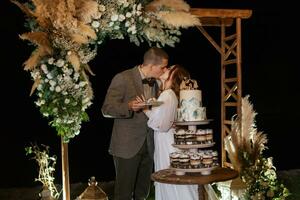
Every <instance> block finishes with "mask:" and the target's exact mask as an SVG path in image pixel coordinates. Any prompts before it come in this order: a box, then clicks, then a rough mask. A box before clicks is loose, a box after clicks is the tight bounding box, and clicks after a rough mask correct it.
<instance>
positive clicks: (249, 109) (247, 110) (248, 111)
mask: <svg viewBox="0 0 300 200" xmlns="http://www.w3.org/2000/svg"><path fill="white" fill-rule="evenodd" d="M256 114H257V113H256V112H255V111H254V110H253V105H252V104H251V103H250V102H249V95H247V96H246V97H244V98H243V99H242V116H241V117H242V121H241V132H242V139H243V143H244V145H245V148H246V149H245V150H246V152H248V153H249V154H251V151H252V147H251V143H250V142H249V140H251V138H252V136H253V135H254V134H256V132H257V130H256V128H255V116H256Z"/></svg>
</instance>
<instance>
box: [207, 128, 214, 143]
mask: <svg viewBox="0 0 300 200" xmlns="http://www.w3.org/2000/svg"><path fill="white" fill-rule="evenodd" d="M206 141H207V143H212V142H213V130H212V129H206Z"/></svg>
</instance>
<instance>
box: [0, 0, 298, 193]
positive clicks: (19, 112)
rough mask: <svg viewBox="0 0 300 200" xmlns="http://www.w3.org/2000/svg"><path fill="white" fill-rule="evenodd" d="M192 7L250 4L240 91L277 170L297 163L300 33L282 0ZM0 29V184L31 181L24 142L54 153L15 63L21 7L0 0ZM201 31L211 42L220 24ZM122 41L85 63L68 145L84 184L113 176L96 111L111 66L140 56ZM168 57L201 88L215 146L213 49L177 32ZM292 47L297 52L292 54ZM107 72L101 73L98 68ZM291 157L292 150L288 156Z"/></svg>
mask: <svg viewBox="0 0 300 200" xmlns="http://www.w3.org/2000/svg"><path fill="white" fill-rule="evenodd" d="M187 2H188V3H189V4H190V5H191V7H199V8H200V7H201V8H239V9H242V8H244V9H252V10H253V15H252V17H251V18H249V19H246V20H243V21H242V61H243V95H246V94H250V100H251V102H252V103H253V104H254V109H255V110H256V112H257V113H258V115H257V118H256V119H257V126H258V129H259V130H261V131H263V132H265V133H266V134H267V135H268V139H269V142H268V146H269V149H268V150H266V152H265V153H266V155H269V156H272V157H274V164H275V166H276V167H277V169H279V170H287V169H294V168H300V163H299V162H300V161H299V159H298V157H297V156H296V157H291V156H293V155H294V154H295V153H296V152H299V142H298V140H297V139H296V138H297V135H298V134H299V133H300V131H299V127H298V120H299V119H300V117H299V113H300V112H299V111H300V109H299V105H298V104H299V100H300V95H299V91H300V88H299V85H300V84H299V83H298V79H299V78H298V74H297V73H296V72H298V70H297V67H298V66H297V64H298V63H297V62H296V61H298V57H297V56H296V52H297V50H293V49H292V48H296V49H297V48H298V45H296V42H298V40H299V39H298V38H297V37H298V35H299V32H298V33H297V32H296V30H295V29H296V27H295V25H296V24H298V23H296V22H295V19H296V12H294V11H293V10H292V8H293V6H292V5H291V4H289V2H288V1H284V2H283V1H282V3H284V5H283V4H279V3H274V2H272V5H270V4H268V3H266V2H265V1H262V0H261V1H256V0H253V1H250V0H240V1H238V0H231V1H221V0H203V1H196V0H194V1H187ZM0 5H1V6H0V15H1V23H0V34H1V47H0V49H1V61H2V62H1V74H2V78H1V87H2V92H1V93H2V94H1V105H2V111H4V112H2V114H3V115H2V117H1V118H2V121H1V126H0V135H1V138H0V159H1V164H0V187H11V186H23V185H32V184H36V183H34V182H33V180H34V178H35V177H36V176H37V169H38V168H37V165H36V163H35V162H34V161H33V160H29V157H27V156H26V155H25V151H24V147H25V146H28V145H29V144H30V143H31V142H33V143H34V142H36V143H38V144H45V145H48V146H50V153H51V154H56V155H57V156H58V157H59V158H60V138H59V137H58V136H56V132H55V130H54V129H53V128H51V127H50V126H48V124H47V123H48V121H47V120H46V119H44V118H42V116H41V114H40V113H39V110H38V109H37V108H36V107H35V105H34V100H35V98H34V97H30V96H29V92H30V88H31V85H32V81H31V79H30V75H29V73H28V72H26V71H23V69H22V63H23V62H24V61H25V60H26V59H27V58H28V57H29V55H30V53H31V51H32V50H33V49H32V47H31V46H29V45H28V44H27V42H25V41H21V40H20V39H19V38H18V34H21V33H23V32H25V29H24V27H23V24H24V19H25V18H24V16H23V13H22V12H21V11H20V10H19V8H17V7H16V6H15V5H13V4H11V3H9V2H8V0H2V1H1V3H0ZM207 31H208V32H209V33H211V34H212V36H214V37H215V39H216V40H218V37H219V29H217V28H208V29H207ZM147 48H148V47H147V45H146V44H143V45H142V46H140V47H137V46H135V45H133V44H131V43H129V41H127V40H118V41H109V42H107V43H106V44H105V45H104V46H103V47H102V48H100V49H99V52H98V56H97V58H96V59H94V60H93V61H92V62H91V63H90V65H91V67H92V70H93V71H94V72H95V73H96V76H95V77H91V82H92V84H93V88H94V93H95V98H94V100H93V105H92V106H91V107H90V108H89V109H88V113H89V116H90V121H89V122H87V123H84V124H83V126H82V129H81V133H80V135H79V136H77V137H76V138H75V139H73V140H71V142H70V144H69V166H70V182H79V181H81V182H86V181H87V180H88V178H89V177H90V176H93V175H94V176H96V179H97V180H98V181H104V180H112V179H113V177H114V172H113V162H112V159H111V156H110V155H109V154H108V153H107V149H108V145H109V140H110V131H111V126H112V121H111V120H109V119H105V118H103V117H102V116H101V113H100V108H101V105H102V102H103V98H104V95H105V92H106V89H107V87H108V85H109V83H110V80H111V78H112V77H113V75H114V74H116V73H117V72H119V71H121V70H124V69H126V68H129V67H132V66H134V65H135V64H139V63H140V62H141V58H142V55H143V53H144V51H145V50H146V49H147ZM165 50H166V51H167V52H168V53H169V55H170V63H171V64H174V63H179V64H182V65H183V66H185V67H186V68H187V69H188V70H189V71H190V72H191V74H192V77H194V78H195V79H197V80H198V81H199V83H200V87H201V89H202V92H203V101H204V105H205V106H206V107H207V110H208V116H209V118H213V119H215V120H214V122H213V123H212V127H213V128H214V131H215V134H216V135H215V136H216V137H217V145H220V143H219V140H218V137H219V135H218V134H217V132H219V131H220V127H219V121H220V78H219V77H220V71H219V70H218V69H219V60H220V59H219V55H218V53H217V52H216V51H215V49H214V48H213V47H212V46H211V45H210V43H209V42H208V41H207V40H206V39H205V38H204V36H203V35H202V34H201V33H200V32H199V31H198V30H197V29H196V28H191V29H188V30H184V31H183V35H182V37H181V42H180V43H179V44H177V45H176V47H175V48H170V47H167V48H165ZM297 53H298V52H297ZM104 70H106V71H108V72H106V73H105V74H104V73H103V71H104ZM294 156H295V155H294ZM60 169H61V163H60V161H59V162H58V163H57V166H56V171H57V173H56V182H58V183H59V182H61V173H60Z"/></svg>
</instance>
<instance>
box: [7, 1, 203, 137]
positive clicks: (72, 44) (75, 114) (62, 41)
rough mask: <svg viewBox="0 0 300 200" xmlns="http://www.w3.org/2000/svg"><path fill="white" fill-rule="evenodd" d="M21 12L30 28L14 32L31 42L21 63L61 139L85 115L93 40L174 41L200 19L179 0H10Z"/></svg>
mask: <svg viewBox="0 0 300 200" xmlns="http://www.w3.org/2000/svg"><path fill="white" fill-rule="evenodd" d="M11 1H12V2H13V3H15V4H16V5H17V6H18V7H19V8H20V9H21V10H22V11H23V12H24V13H25V14H26V16H27V22H26V26H27V27H28V28H29V29H30V32H28V33H24V34H22V35H21V36H20V37H21V39H24V40H29V41H30V42H31V43H33V44H34V45H35V46H36V49H35V50H34V51H33V52H32V54H31V56H30V58H29V59H28V60H27V61H25V63H24V69H25V70H29V71H31V77H32V79H33V81H34V84H33V86H32V89H31V95H32V94H33V93H35V94H37V100H36V102H35V103H36V105H37V106H38V107H39V108H40V112H41V113H42V115H43V116H44V117H47V118H49V120H50V122H49V123H50V125H51V126H53V127H55V128H56V131H57V133H58V135H60V136H62V137H63V138H64V141H65V142H69V140H70V139H71V138H73V137H75V136H76V135H78V134H79V133H80V128H81V123H82V122H83V121H87V120H88V119H89V118H88V115H87V113H86V109H87V108H88V107H89V106H90V105H91V104H92V99H93V90H92V87H91V84H90V82H89V79H88V75H94V74H93V72H92V70H91V69H90V67H89V66H88V63H89V61H91V60H92V59H93V58H94V57H95V56H96V55H97V49H98V46H99V45H101V44H102V43H103V42H105V41H106V40H109V39H125V38H128V39H129V40H130V41H131V42H133V43H134V44H136V45H140V43H141V42H145V41H146V42H148V44H149V45H150V46H152V45H156V46H158V47H163V46H165V45H168V46H172V47H174V45H175V43H177V42H179V36H180V35H181V32H180V29H181V28H188V27H192V26H196V25H200V22H199V19H198V18H197V17H196V16H193V15H191V14H190V13H189V5H188V4H187V3H185V2H184V1H183V0H154V1H149V0H31V1H30V2H28V3H25V4H21V3H19V2H18V1H15V0H11Z"/></svg>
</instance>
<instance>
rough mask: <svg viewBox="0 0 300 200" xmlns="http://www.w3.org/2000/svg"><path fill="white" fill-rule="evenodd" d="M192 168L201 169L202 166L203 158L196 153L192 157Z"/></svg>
mask: <svg viewBox="0 0 300 200" xmlns="http://www.w3.org/2000/svg"><path fill="white" fill-rule="evenodd" d="M190 164H191V168H194V169H196V168H200V165H201V156H200V155H199V154H198V153H194V154H192V155H191V156H190Z"/></svg>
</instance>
